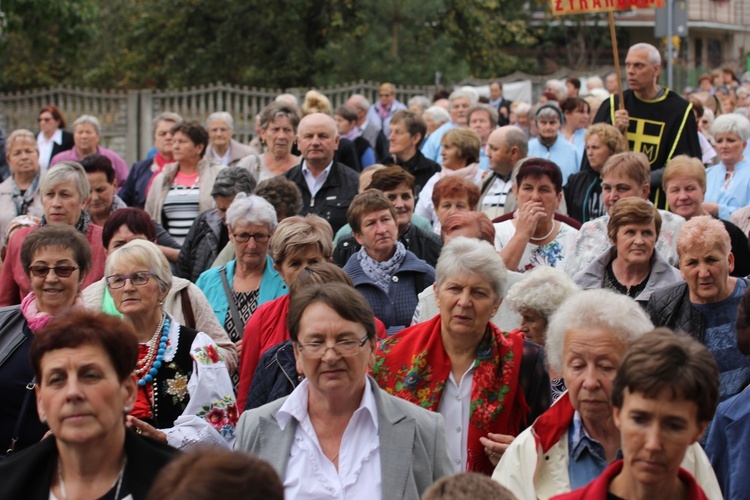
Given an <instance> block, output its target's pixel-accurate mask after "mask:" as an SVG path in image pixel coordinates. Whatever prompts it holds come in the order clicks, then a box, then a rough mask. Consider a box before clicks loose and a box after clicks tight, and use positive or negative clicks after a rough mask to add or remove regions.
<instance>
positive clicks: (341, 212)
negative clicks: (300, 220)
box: [283, 161, 359, 234]
mask: <svg viewBox="0 0 750 500" xmlns="http://www.w3.org/2000/svg"><path fill="white" fill-rule="evenodd" d="M283 175H284V177H286V178H287V179H289V180H290V181H292V182H294V183H295V184H296V185H297V187H298V188H299V190H300V192H301V193H302V209H301V210H300V213H299V215H307V214H315V215H319V216H321V217H323V218H324V219H325V220H327V221H328V223H329V224H330V225H331V228H332V229H333V234H336V232H338V230H339V229H341V228H342V227H343V226H344V225H345V224H346V222H347V220H346V211H347V209H348V208H349V204H350V203H351V202H352V199H353V198H354V197H355V196H356V195H357V192H358V191H359V174H358V173H357V172H355V171H354V170H352V169H351V168H349V167H347V166H346V165H344V164H342V163H337V162H335V161H334V162H333V165H332V166H331V172H330V174H329V175H328V178H327V179H326V181H325V183H324V184H323V186H322V187H321V188H320V190H319V191H318V192H317V194H316V195H315V197H313V196H312V195H311V194H310V190H309V189H308V188H307V182H305V178H304V176H303V175H302V163H300V164H299V165H297V166H296V167H294V168H292V169H291V170H288V171H287V172H285V173H284V174H283Z"/></svg>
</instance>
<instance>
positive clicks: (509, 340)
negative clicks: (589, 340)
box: [372, 237, 550, 474]
mask: <svg viewBox="0 0 750 500" xmlns="http://www.w3.org/2000/svg"><path fill="white" fill-rule="evenodd" d="M437 277H438V278H437V279H438V281H437V288H436V290H437V292H436V295H437V299H436V300H437V303H438V305H439V307H440V314H439V315H437V316H435V317H434V318H433V319H431V320H429V321H427V322H425V323H420V324H419V325H415V326H412V327H411V328H408V329H406V330H404V331H403V332H401V333H399V334H397V335H395V336H393V337H390V338H388V339H386V340H385V341H384V342H383V343H381V344H380V346H379V348H378V353H377V357H378V359H377V361H376V363H375V366H374V368H373V370H372V373H373V376H374V377H375V379H376V380H377V381H378V383H379V384H380V385H381V387H383V388H384V389H386V391H388V392H389V393H391V394H393V395H395V396H398V397H401V398H403V399H406V400H407V401H411V402H412V403H415V404H417V405H418V406H421V407H422V408H427V409H429V410H432V411H436V412H438V413H440V414H442V415H443V417H444V418H445V421H446V425H445V428H446V429H450V432H449V433H448V435H447V439H448V441H447V443H448V454H449V456H450V458H451V463H452V465H453V471H454V472H462V471H467V470H468V471H474V472H481V473H484V474H490V473H491V472H492V469H493V467H494V465H495V464H496V463H497V460H498V458H499V457H500V455H501V454H502V450H504V449H505V448H506V447H507V445H508V442H510V440H512V437H513V436H516V435H517V434H518V433H519V432H520V431H521V430H522V429H523V428H524V426H525V425H526V423H527V422H531V421H533V419H534V418H535V417H536V416H537V415H538V414H540V413H542V412H543V411H544V410H546V409H547V406H548V405H549V395H550V389H549V379H548V378H547V374H546V372H545V371H544V361H543V357H544V356H543V355H542V354H541V351H540V348H539V346H536V345H534V344H531V343H530V342H529V343H525V342H524V340H523V336H522V335H521V333H520V332H512V333H509V334H506V333H503V332H502V331H500V329H499V328H497V327H496V326H495V325H494V324H492V323H491V322H490V318H491V317H492V316H493V315H494V314H495V312H496V311H497V309H498V307H500V302H501V301H502V296H503V295H502V292H503V288H504V287H505V281H506V271H505V266H503V262H502V260H501V259H500V257H499V256H498V255H497V253H496V252H495V251H494V250H493V248H492V246H491V245H490V244H489V243H487V242H478V241H477V240H474V239H469V238H463V237H458V238H455V239H454V240H452V241H451V242H450V243H448V244H447V245H446V246H445V247H444V248H443V252H442V254H441V255H440V260H439V261H438V265H437ZM474 405H476V410H479V411H475V410H474Z"/></svg>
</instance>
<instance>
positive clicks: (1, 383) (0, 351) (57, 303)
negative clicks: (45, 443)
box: [0, 226, 91, 459]
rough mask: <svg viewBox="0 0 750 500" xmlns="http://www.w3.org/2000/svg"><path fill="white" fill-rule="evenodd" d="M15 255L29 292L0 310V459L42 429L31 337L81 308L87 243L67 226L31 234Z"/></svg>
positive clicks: (32, 441) (40, 434)
mask: <svg viewBox="0 0 750 500" xmlns="http://www.w3.org/2000/svg"><path fill="white" fill-rule="evenodd" d="M20 258H21V266H22V267H23V269H24V271H25V273H26V277H27V278H28V280H29V281H30V283H31V293H29V294H28V295H27V296H26V297H25V298H24V299H23V301H22V302H21V305H20V306H12V307H6V308H3V309H0V325H2V327H0V401H2V404H0V459H2V458H5V457H6V456H7V455H10V454H12V453H13V452H14V451H16V452H17V451H19V450H21V449H23V448H26V447H28V446H30V445H33V444H35V443H37V442H38V441H39V440H40V439H41V438H42V437H43V436H44V433H45V432H47V426H46V424H45V423H43V422H40V421H39V418H38V416H37V411H36V398H35V396H34V393H33V389H34V383H35V379H34V371H33V369H32V367H31V363H30V362H29V350H30V348H31V341H32V339H33V338H34V333H35V332H37V331H38V330H39V329H41V328H42V327H43V326H45V325H46V324H47V323H48V322H49V321H50V319H52V318H53V317H54V316H56V315H58V314H60V313H61V312H63V311H65V310H67V309H69V308H71V307H73V306H81V307H83V301H82V300H81V298H80V294H79V290H80V287H81V284H82V283H83V280H84V278H85V277H86V275H87V274H88V272H89V270H90V269H91V250H90V249H89V245H88V242H87V241H86V238H84V237H83V235H82V234H81V233H79V232H78V231H76V230H75V229H73V228H72V227H70V226H45V227H42V228H39V229H37V230H36V231H33V232H31V233H30V234H29V235H28V236H27V237H26V239H25V240H24V242H23V246H22V247H21V257H20Z"/></svg>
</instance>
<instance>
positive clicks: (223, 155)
mask: <svg viewBox="0 0 750 500" xmlns="http://www.w3.org/2000/svg"><path fill="white" fill-rule="evenodd" d="M206 130H207V131H208V138H209V142H208V145H207V146H206V155H207V158H209V159H211V160H212V161H215V162H218V163H221V164H222V165H224V166H227V167H233V166H235V165H237V163H239V161H240V160H241V159H242V158H244V157H246V156H248V155H251V154H255V153H256V151H255V150H254V149H253V148H251V147H250V146H246V145H244V144H242V143H240V142H238V141H236V140H234V139H233V138H232V135H234V120H233V119H232V115H230V114H229V113H227V112H226V111H217V112H215V113H211V114H210V115H208V119H206Z"/></svg>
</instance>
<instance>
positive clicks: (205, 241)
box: [175, 208, 227, 283]
mask: <svg viewBox="0 0 750 500" xmlns="http://www.w3.org/2000/svg"><path fill="white" fill-rule="evenodd" d="M226 230H227V229H226V226H224V224H222V221H221V216H220V215H219V213H218V211H217V210H216V209H215V208H209V209H208V210H206V211H205V212H203V213H202V214H200V215H199V216H198V218H197V219H195V222H193V225H192V226H190V231H188V234H187V236H185V241H184V242H183V243H182V249H181V250H180V256H179V257H178V258H177V264H176V265H175V271H176V272H175V274H176V275H177V276H178V277H180V278H185V279H186V280H190V281H192V282H193V283H195V282H196V281H197V280H198V278H200V275H201V273H202V272H203V271H205V270H206V269H208V268H210V267H211V264H213V262H214V260H216V256H217V255H219V252H221V250H222V249H221V248H219V241H220V239H221V234H220V232H221V231H226Z"/></svg>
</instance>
